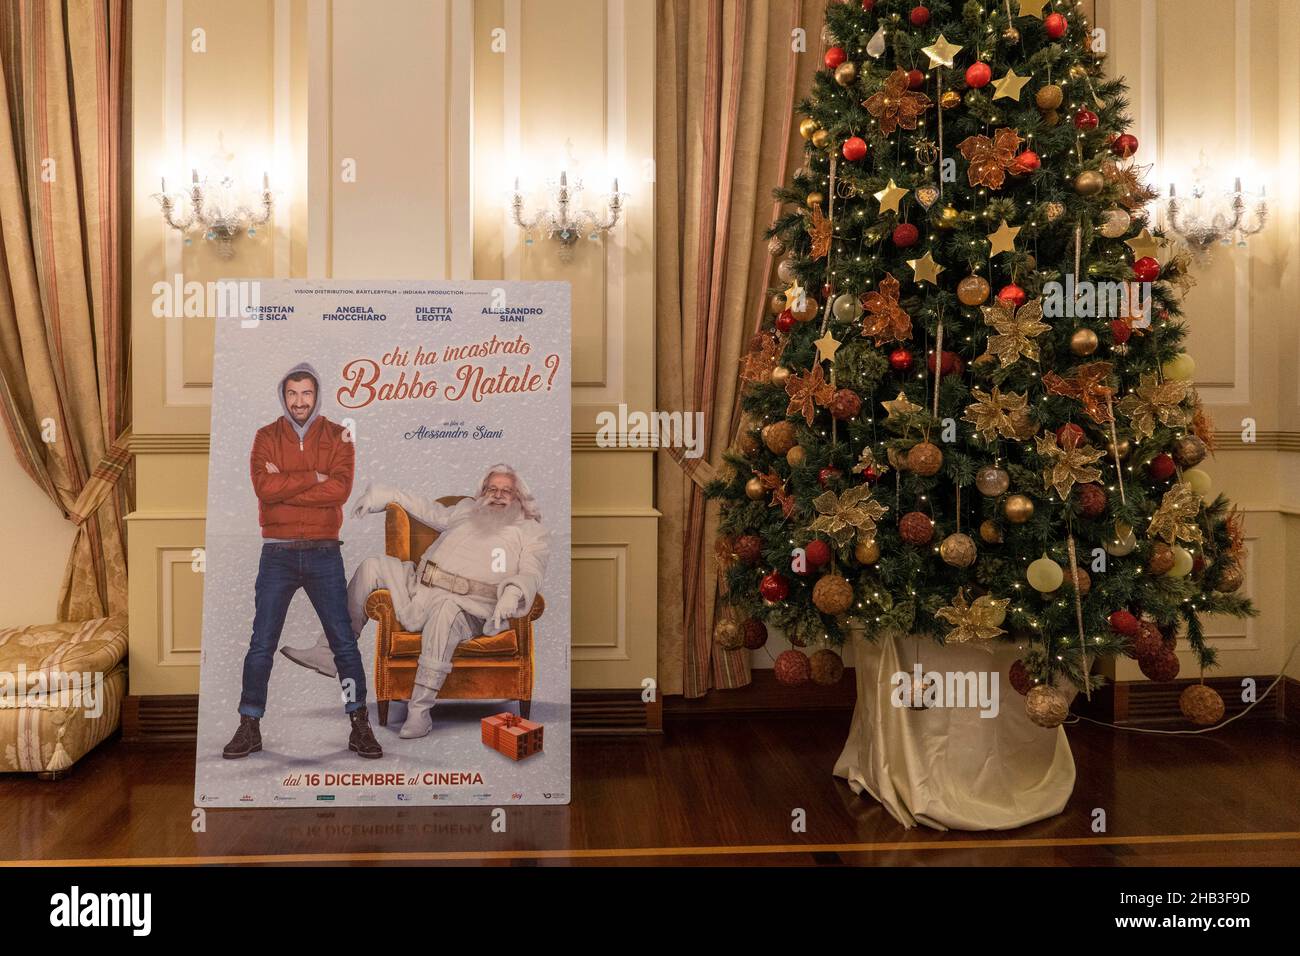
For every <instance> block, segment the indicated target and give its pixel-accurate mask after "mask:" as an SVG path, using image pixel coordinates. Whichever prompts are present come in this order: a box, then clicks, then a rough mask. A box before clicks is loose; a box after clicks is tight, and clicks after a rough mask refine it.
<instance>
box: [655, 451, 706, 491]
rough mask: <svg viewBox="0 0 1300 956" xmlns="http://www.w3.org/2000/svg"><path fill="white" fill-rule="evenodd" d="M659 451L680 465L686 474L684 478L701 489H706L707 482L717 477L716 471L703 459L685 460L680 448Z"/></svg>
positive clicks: (684, 454)
mask: <svg viewBox="0 0 1300 956" xmlns="http://www.w3.org/2000/svg"><path fill="white" fill-rule="evenodd" d="M661 450H662V451H666V452H668V454H669V455H670V456H671V457H672V460H673V461H675V462H677V464H679V465H681V468H682V471H684V472H686V477H688V478H690V479H691V481H693V482H695V483H696V484H697V485H699V486H700V487H701V488H704V487H706V486H707V485H708V483H709V482H711V481H712V480H713V479H714V478H716V477H718V469H716V468H714V467H713V466H712V465H710V464H709V463H708V462H707V461H705V460H704V459H703V458H687V457H686V453H685V451H684V450H683V449H681V448H664V449H661Z"/></svg>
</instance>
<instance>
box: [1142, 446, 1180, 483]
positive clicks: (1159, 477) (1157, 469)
mask: <svg viewBox="0 0 1300 956" xmlns="http://www.w3.org/2000/svg"><path fill="white" fill-rule="evenodd" d="M1147 474H1149V475H1150V476H1151V480H1152V481H1168V480H1169V479H1170V478H1172V477H1173V476H1174V460H1173V459H1172V458H1170V457H1169V455H1167V454H1166V453H1165V452H1161V453H1160V454H1158V455H1156V457H1154V458H1152V459H1151V463H1150V464H1149V465H1147Z"/></svg>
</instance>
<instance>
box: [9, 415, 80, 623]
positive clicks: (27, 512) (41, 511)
mask: <svg viewBox="0 0 1300 956" xmlns="http://www.w3.org/2000/svg"><path fill="white" fill-rule="evenodd" d="M0 502H4V505H3V507H0V541H4V542H5V543H6V548H5V550H6V552H7V554H6V556H5V561H4V574H0V627H17V626H18V625H21V624H44V623H46V622H48V621H53V620H54V607H55V604H56V603H57V601H58V597H59V584H60V583H61V582H62V580H63V566H64V565H65V564H66V563H67V560H68V552H69V551H70V550H71V549H72V539H73V536H74V535H73V531H74V530H75V528H74V525H73V524H72V522H71V521H67V520H65V519H64V517H63V515H62V514H61V513H60V512H59V509H58V508H57V507H56V506H55V504H54V502H52V501H50V499H49V498H47V497H46V496H45V494H44V492H42V491H41V489H40V488H39V487H37V485H36V482H34V481H32V480H31V478H29V477H27V472H25V471H23V469H22V466H21V465H19V464H18V459H17V458H16V457H15V456H14V449H13V445H11V444H10V443H9V436H8V435H5V434H3V433H0Z"/></svg>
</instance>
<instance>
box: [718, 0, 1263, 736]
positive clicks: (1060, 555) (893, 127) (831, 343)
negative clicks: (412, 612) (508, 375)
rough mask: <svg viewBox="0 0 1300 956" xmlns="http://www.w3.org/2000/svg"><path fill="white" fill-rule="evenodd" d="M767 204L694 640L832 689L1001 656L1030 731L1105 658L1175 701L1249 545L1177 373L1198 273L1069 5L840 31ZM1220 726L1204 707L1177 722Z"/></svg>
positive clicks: (929, 8)
mask: <svg viewBox="0 0 1300 956" xmlns="http://www.w3.org/2000/svg"><path fill="white" fill-rule="evenodd" d="M822 41H823V44H824V47H825V55H824V61H825V69H822V70H819V71H818V73H817V74H816V78H815V80H814V83H813V88H812V90H811V91H810V93H809V94H808V97H807V99H806V100H805V101H804V102H802V103H801V104H800V106H799V111H800V113H801V115H802V118H801V122H800V126H799V129H800V132H801V134H802V135H803V138H804V140H805V152H804V160H803V164H802V166H801V167H800V168H799V169H798V170H797V171H796V172H795V174H794V177H793V181H792V182H791V183H790V184H789V185H788V186H784V187H782V188H780V189H778V190H777V195H778V197H779V198H780V199H781V200H782V201H783V203H784V207H783V208H784V211H783V213H782V215H781V216H780V217H779V218H778V219H777V221H776V222H775V223H773V225H772V227H771V230H770V232H769V233H768V236H767V239H768V248H769V250H770V252H771V253H772V255H773V258H774V260H776V262H777V267H776V270H775V271H776V276H775V277H774V281H773V285H772V288H771V290H770V295H771V304H770V313H771V315H770V318H769V320H768V323H765V325H766V327H765V328H764V329H763V330H762V331H761V332H760V333H758V334H757V335H756V336H755V339H754V341H753V342H752V343H750V350H749V352H748V353H747V355H746V356H745V357H744V359H743V362H742V367H741V379H742V383H743V386H744V393H743V407H744V412H745V418H744V423H743V427H742V430H741V433H740V435H739V437H738V440H737V443H736V445H735V446H734V447H733V449H732V450H731V451H730V452H729V454H728V455H727V463H728V464H729V466H730V468H729V470H727V471H724V472H723V474H722V477H720V478H719V479H718V480H716V481H714V482H713V483H712V484H711V485H710V486H709V489H708V490H709V493H710V495H712V496H714V497H717V498H721V499H722V519H721V524H720V534H721V536H722V538H721V541H720V542H719V549H718V552H719V555H720V558H721V561H722V563H723V565H724V568H725V573H724V575H723V580H724V589H725V594H724V604H723V608H724V609H723V612H722V619H721V620H720V622H719V624H718V626H717V628H716V630H715V638H716V640H717V641H718V642H719V643H721V644H723V645H724V646H728V647H736V646H740V645H741V644H742V643H746V644H749V645H750V646H758V645H759V644H761V641H762V638H763V636H764V635H765V633H766V627H767V626H768V625H773V626H776V627H779V628H781V629H782V630H783V631H784V632H785V633H786V634H787V635H788V636H789V637H790V639H791V641H792V642H793V643H795V644H796V645H797V646H801V647H806V648H809V649H810V650H811V649H818V650H817V653H815V654H814V655H813V660H812V666H811V667H810V664H809V661H808V659H807V658H806V657H804V655H803V652H801V651H792V652H787V654H793V655H796V657H798V658H801V660H796V659H791V658H787V657H786V655H782V658H779V659H778V661H777V665H778V666H777V673H778V677H781V678H783V679H789V680H799V679H801V678H803V679H806V677H807V676H808V675H809V673H810V671H811V672H813V674H814V676H819V675H827V676H828V677H835V676H837V671H836V668H835V666H834V665H833V663H828V662H827V657H826V655H828V654H829V655H834V650H833V648H834V647H835V646H837V645H841V644H843V643H844V642H845V641H846V640H849V639H850V638H851V637H853V636H854V635H859V636H861V637H862V638H864V639H866V640H874V639H878V638H880V637H882V636H886V635H930V636H932V637H933V638H934V639H935V640H938V641H940V642H945V643H948V642H960V641H989V640H1015V641H1017V642H1018V643H1019V644H1020V645H1021V646H1022V647H1023V648H1024V653H1023V654H1022V656H1021V658H1020V660H1019V661H1017V663H1016V666H1015V667H1014V668H1013V670H1012V673H1011V679H1012V683H1013V684H1014V685H1015V686H1016V689H1017V690H1019V691H1020V692H1021V693H1022V694H1026V695H1027V707H1028V710H1029V714H1030V716H1031V718H1033V719H1034V720H1036V721H1037V722H1039V723H1041V724H1043V725H1044V726H1054V725H1055V724H1057V723H1060V721H1061V720H1063V719H1064V717H1065V714H1066V709H1067V699H1066V697H1065V696H1064V695H1063V694H1062V693H1061V688H1062V687H1067V686H1068V684H1067V682H1068V683H1072V684H1073V685H1075V686H1076V687H1077V688H1079V689H1081V690H1083V691H1085V692H1089V693H1090V692H1091V691H1092V690H1094V689H1095V688H1096V687H1097V686H1098V684H1099V683H1100V678H1099V677H1098V676H1097V675H1096V674H1095V673H1094V671H1095V669H1096V668H1095V665H1096V663H1097V661H1098V660H1099V659H1100V658H1105V657H1108V656H1113V655H1118V654H1128V655H1130V656H1135V657H1136V658H1137V660H1138V663H1139V665H1140V667H1141V669H1142V671H1143V673H1144V674H1146V675H1147V676H1148V677H1149V678H1151V679H1153V680H1162V681H1167V680H1172V679H1173V678H1174V677H1176V676H1177V673H1178V668H1179V662H1178V658H1177V656H1176V655H1175V653H1174V649H1173V648H1174V641H1175V639H1176V637H1177V636H1178V635H1180V634H1181V635H1185V637H1186V639H1187V641H1188V642H1189V644H1190V646H1191V648H1192V649H1193V651H1194V652H1195V654H1196V656H1197V658H1198V660H1199V663H1200V667H1201V671H1202V674H1203V673H1204V669H1205V668H1208V667H1211V666H1212V665H1213V664H1214V650H1213V648H1211V647H1209V646H1207V644H1206V643H1205V640H1204V637H1203V633H1202V623H1201V621H1202V618H1203V617H1204V615H1206V614H1228V615H1236V616H1243V615H1249V614H1253V613H1254V609H1253V608H1252V606H1251V605H1250V603H1249V601H1248V600H1246V599H1245V598H1243V597H1241V596H1240V595H1238V594H1237V593H1236V592H1237V590H1238V589H1239V588H1240V587H1241V584H1242V561H1241V558H1242V532H1241V523H1240V518H1239V516H1238V515H1237V513H1236V512H1234V511H1232V510H1230V508H1229V505H1228V502H1227V501H1226V499H1225V498H1223V497H1222V496H1214V495H1213V494H1212V493H1211V483H1210V479H1209V476H1208V475H1207V474H1206V473H1205V472H1204V471H1203V470H1201V469H1200V468H1198V467H1197V466H1198V465H1199V464H1200V463H1201V462H1202V460H1203V459H1204V458H1205V457H1206V455H1207V454H1209V453H1212V451H1213V447H1214V433H1213V427H1212V425H1211V423H1210V422H1209V421H1208V419H1207V417H1206V416H1205V414H1204V413H1203V411H1202V409H1201V404H1200V400H1199V398H1198V396H1197V393H1196V390H1195V388H1194V386H1193V384H1192V376H1193V371H1194V365H1193V362H1192V360H1191V358H1190V357H1189V356H1188V355H1187V354H1186V353H1185V352H1184V351H1183V343H1184V339H1185V337H1186V335H1187V326H1186V324H1185V323H1184V322H1183V320H1182V318H1181V316H1182V313H1181V310H1180V300H1181V298H1182V296H1183V295H1184V294H1185V293H1186V291H1187V289H1188V288H1189V287H1190V285H1191V282H1192V280H1191V279H1190V277H1189V276H1188V274H1187V267H1188V264H1189V259H1190V257H1189V255H1188V254H1187V253H1186V252H1184V251H1179V250H1177V249H1176V248H1175V247H1174V246H1172V245H1170V244H1168V243H1166V242H1165V240H1164V238H1163V236H1162V235H1161V234H1160V233H1159V231H1158V230H1156V229H1155V226H1154V223H1153V222H1152V220H1151V219H1150V218H1149V215H1148V213H1147V204H1148V203H1149V202H1150V201H1151V200H1152V199H1153V198H1154V196H1155V194H1154V193H1153V192H1152V191H1150V190H1149V189H1148V187H1147V186H1146V185H1145V184H1144V182H1143V173H1144V170H1143V168H1142V167H1141V166H1140V165H1136V162H1137V158H1138V154H1139V153H1140V148H1139V143H1138V141H1137V139H1136V138H1135V137H1134V136H1132V135H1131V134H1129V133H1127V132H1126V129H1127V127H1128V118H1127V116H1126V107H1127V103H1126V99H1125V87H1124V85H1123V83H1122V82H1121V81H1118V80H1111V79H1106V78H1104V77H1103V74H1102V61H1103V59H1104V53H1103V52H1102V51H1101V50H1100V49H1094V45H1096V46H1098V47H1100V44H1099V43H1097V44H1095V43H1094V35H1093V29H1092V25H1091V24H1089V23H1088V22H1087V20H1086V19H1085V18H1084V16H1083V14H1082V4H1075V3H1071V2H1055V0H1054V2H1051V3H1048V2H1047V0H1019V2H1016V0H1011V2H1010V3H1007V2H1006V0H967V2H965V3H948V2H942V0H935V2H933V3H930V4H928V5H926V6H916V5H914V4H912V3H903V2H900V0H876V2H874V3H873V2H871V0H849V2H843V3H832V4H831V5H830V6H829V8H828V9H827V13H826V23H825V27H824V32H823V36H822ZM1183 711H1184V713H1185V714H1186V715H1187V716H1188V717H1189V718H1190V719H1193V720H1196V721H1198V722H1202V723H1213V722H1215V721H1217V720H1218V719H1219V718H1220V717H1221V716H1222V713H1223V702H1222V700H1221V699H1220V698H1219V697H1218V695H1217V693H1215V692H1214V691H1213V690H1212V689H1210V688H1208V687H1205V686H1203V685H1201V684H1197V685H1193V686H1192V687H1189V688H1188V690H1187V692H1185V693H1184V696H1183Z"/></svg>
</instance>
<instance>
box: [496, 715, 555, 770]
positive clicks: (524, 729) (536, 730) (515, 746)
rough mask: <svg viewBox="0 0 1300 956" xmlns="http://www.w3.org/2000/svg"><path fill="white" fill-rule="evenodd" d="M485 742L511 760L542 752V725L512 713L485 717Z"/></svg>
mask: <svg viewBox="0 0 1300 956" xmlns="http://www.w3.org/2000/svg"><path fill="white" fill-rule="evenodd" d="M483 743H484V744H486V745H487V746H489V747H491V748H492V749H493V750H495V751H497V752H498V753H503V754H505V755H506V756H507V757H509V758H510V759H511V760H523V759H524V758H525V757H531V756H532V755H533V754H536V753H541V752H542V725H541V724H538V723H534V722H533V721H531V720H524V719H523V718H522V717H516V716H515V715H514V714H511V713H504V714H494V715H493V716H491V717H484V718H483Z"/></svg>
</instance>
